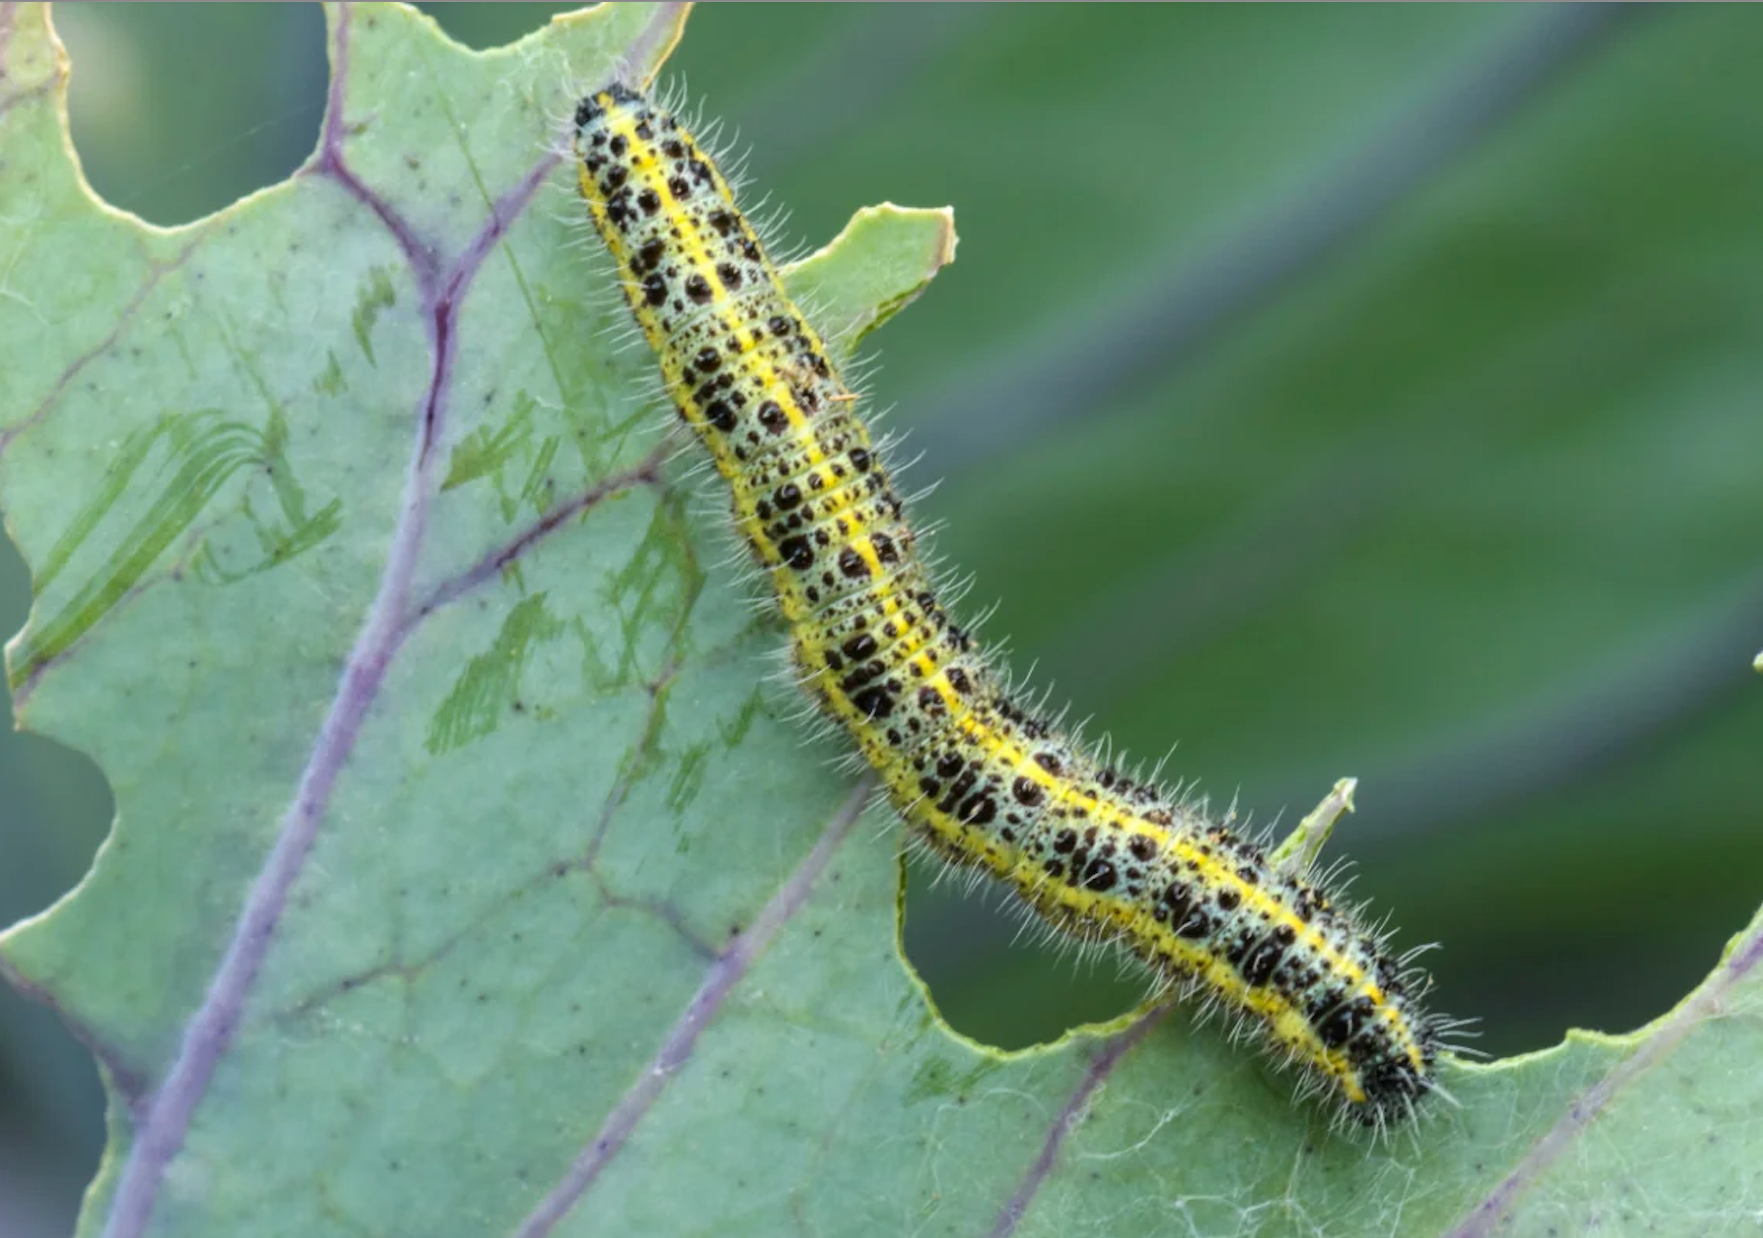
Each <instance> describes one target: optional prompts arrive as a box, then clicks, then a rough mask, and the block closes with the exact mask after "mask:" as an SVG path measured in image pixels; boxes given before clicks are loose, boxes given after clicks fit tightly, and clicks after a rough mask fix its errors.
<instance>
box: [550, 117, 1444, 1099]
mask: <svg viewBox="0 0 1763 1238" xmlns="http://www.w3.org/2000/svg"><path fill="white" fill-rule="evenodd" d="M574 152H575V170H576V177H577V181H578V185H579V189H580V193H581V196H582V199H583V200H584V202H585V203H586V206H587V212H588V214H589V216H590V217H591V219H592V222H593V225H594V228H595V230H596V231H597V232H598V233H599V236H600V238H601V240H602V241H603V242H604V243H605V246H606V249H607V250H608V251H609V252H610V254H611V256H612V258H613V260H614V262H615V263H616V266H617V268H618V273H619V283H620V285H621V287H622V289H623V292H624V295H625V299H626V300H627V301H628V303H629V306H630V310H631V312H632V314H633V315H634V316H635V319H636V322H637V325H638V326H639V328H640V329H641V331H642V334H643V335H644V337H645V338H646V339H647V340H648V343H649V345H650V346H651V347H652V348H653V350H654V352H655V354H656V357H657V359H658V362H659V366H660V371H661V377H662V380H663V383H664V386H665V388H666V390H667V393H668V395H669V396H670V397H671V399H672V402H673V404H674V407H675V409H676V410H677V412H678V414H679V416H680V417H681V418H683V419H684V421H685V422H686V424H687V425H689V426H690V428H691V430H692V431H693V433H694V434H695V436H696V437H697V438H698V440H699V441H700V442H701V443H702V444H703V446H704V447H705V448H707V449H708V451H709V453H710V456H711V458H712V459H713V461H714V462H715V465H716V468H717V470H718V472H720V473H721V475H722V477H723V478H724V479H725V480H726V481H727V483H728V486H729V489H730V492H731V494H732V500H733V510H734V522H735V527H736V529H737V531H738V532H739V534H740V535H741V537H742V538H743V539H744V540H745V541H746V543H747V545H748V546H749V547H750V548H751V551H752V553H753V556H754V557H755V559H756V560H757V561H758V562H759V563H760V564H761V565H762V567H763V569H764V572H765V574H766V575H767V576H768V577H769V580H770V584H771V588H772V592H773V595H774V596H775V599H776V602H777V606H778V608H779V609H780V610H781V611H782V614H783V617H784V619H785V620H786V621H787V623H788V625H789V630H790V646H791V654H792V656H793V658H794V661H795V664H796V669H797V671H798V674H799V678H800V681H801V683H802V684H803V685H804V687H805V689H806V690H807V691H808V692H809V693H810V694H811V695H812V696H813V697H814V699H815V701H816V702H817V704H818V705H819V707H820V709H821V710H822V711H823V712H824V713H825V714H826V715H827V716H828V717H830V718H831V719H833V720H835V721H836V722H837V724H838V725H839V726H840V727H841V728H842V729H843V730H844V731H845V732H846V733H847V734H848V735H849V736H850V738H851V740H852V742H853V743H854V744H855V745H856V747H857V749H858V751H859V752H860V753H861V754H862V756H863V757H864V758H865V759H866V760H867V761H868V762H869V764H870V765H872V766H873V767H874V769H875V771H876V773H877V775H878V776H879V780H880V783H881V785H882V787H883V789H884V791H885V794H886V795H887V797H888V798H889V799H890V801H891V802H892V804H893V806H894V808H895V809H896V810H897V811H898V813H899V815H900V816H901V817H902V818H903V819H904V820H905V822H906V823H907V825H908V826H909V827H910V829H911V830H912V831H914V832H915V833H916V834H917V836H918V837H919V838H920V839H922V841H923V842H924V843H925V844H926V845H927V846H928V847H929V849H930V850H932V851H933V852H935V853H936V854H938V855H940V856H941V857H943V858H944V859H946V860H948V861H950V862H952V863H954V864H956V865H959V866H963V867H967V868H977V869H979V870H983V871H984V872H986V873H990V874H992V875H993V876H995V877H997V878H999V879H1001V880H1002V881H1004V882H1006V883H1008V885H1009V886H1011V887H1013V888H1014V891H1015V893H1016V895H1017V897H1018V898H1020V900H1021V901H1022V903H1023V904H1025V905H1026V906H1027V907H1028V908H1030V909H1032V911H1033V912H1034V913H1036V914H1037V915H1039V916H1040V917H1041V918H1042V919H1043V920H1044V921H1046V923H1047V924H1049V925H1051V926H1053V927H1054V928H1055V929H1057V930H1061V931H1062V932H1064V933H1065V934H1068V935H1070V936H1072V937H1074V938H1076V939H1078V940H1079V941H1080V942H1084V943H1102V942H1114V943H1119V944H1120V945H1123V946H1124V947H1125V948H1126V949H1128V950H1129V951H1131V953H1132V954H1134V955H1136V956H1137V957H1138V958H1139V959H1141V960H1142V961H1143V962H1144V963H1145V964H1147V965H1148V966H1149V968H1150V969H1151V971H1152V972H1153V974H1154V976H1155V977H1156V978H1157V980H1158V981H1159V983H1160V984H1161V985H1163V986H1164V987H1166V988H1175V989H1179V990H1181V991H1183V992H1184V993H1185V994H1187V995H1191V996H1195V997H1198V998H1200V999H1202V1000H1203V1001H1209V1002H1211V1003H1214V1004H1215V1005H1217V1006H1218V1007H1221V1008H1223V1009H1225V1010H1226V1011H1228V1012H1230V1013H1232V1014H1235V1015H1236V1016H1238V1017H1239V1019H1241V1020H1242V1021H1243V1022H1244V1023H1245V1024H1247V1025H1251V1026H1254V1025H1258V1026H1259V1027H1260V1028H1261V1029H1262V1030H1263V1031H1264V1033H1265V1038H1266V1040H1267V1041H1268V1042H1269V1043H1270V1045H1271V1046H1272V1047H1273V1048H1274V1049H1275V1051H1276V1053H1277V1054H1278V1056H1279V1057H1280V1058H1281V1059H1282V1060H1284V1061H1286V1062H1290V1063H1293V1064H1296V1065H1298V1066H1300V1067H1301V1068H1303V1069H1304V1070H1305V1071H1306V1072H1307V1077H1308V1081H1309V1083H1310V1084H1311V1085H1312V1086H1313V1087H1314V1088H1316V1089H1318V1090H1323V1091H1327V1092H1331V1093H1332V1094H1333V1095H1334V1096H1335V1097H1336V1098H1337V1099H1338V1100H1339V1102H1340V1105H1341V1109H1342V1112H1344V1113H1346V1114H1349V1115H1351V1116H1353V1117H1356V1118H1358V1119H1359V1120H1360V1121H1362V1122H1364V1123H1366V1124H1367V1125H1371V1126H1376V1127H1378V1128H1383V1127H1385V1126H1386V1125H1388V1124H1391V1123H1394V1122H1396V1121H1398V1120H1401V1119H1404V1118H1406V1117H1408V1116H1409V1115H1411V1114H1413V1113H1414V1112H1415V1110H1416V1108H1417V1104H1418V1102H1419V1101H1420V1100H1421V1099H1422V1098H1423V1097H1425V1096H1426V1095H1427V1094H1428V1093H1429V1092H1433V1091H1437V1090H1438V1085H1437V1082H1436V1077H1435V1066H1436V1063H1437V1060H1438V1058H1439V1055H1440V1053H1441V1052H1442V1039H1441V1037H1442V1035H1443V1033H1444V1032H1445V1031H1446V1030H1447V1028H1448V1026H1449V1025H1448V1024H1447V1023H1446V1022H1445V1021H1444V1020H1442V1019H1439V1018H1437V1017H1436V1016H1431V1015H1428V1014H1427V1013H1425V1012H1424V1011H1423V1010H1422V1009H1421V1007H1420V1004H1419V998H1420V997H1421V996H1422V995H1423V994H1424V992H1425V990H1426V989H1427V988H1428V987H1429V986H1430V981H1429V980H1428V979H1427V978H1426V977H1425V976H1424V975H1423V974H1422V973H1420V972H1419V971H1418V970H1416V969H1410V968H1408V967H1407V966H1406V960H1404V959H1399V958H1395V957H1392V956H1391V955H1389V954H1388V953H1386V952H1385V951H1384V950H1383V948H1382V947H1383V943H1382V942H1381V941H1380V940H1379V939H1378V937H1377V936H1376V935H1374V934H1372V933H1369V932H1368V931H1366V930H1365V929H1363V928H1361V927H1360V926H1358V925H1357V924H1356V923H1355V921H1354V919H1353V916H1352V915H1351V914H1350V913H1349V912H1348V911H1346V910H1345V909H1343V908H1339V907H1337V906H1335V905H1334V903H1333V902H1332V901H1331V900H1330V898H1329V897H1328V895H1327V894H1326V893H1325V892H1324V891H1323V890H1322V889H1320V888H1319V887H1318V885H1316V884H1314V883H1313V882H1312V881H1311V880H1309V879H1308V878H1307V876H1306V875H1305V873H1304V871H1303V870H1304V869H1305V868H1306V867H1307V865H1308V860H1309V858H1310V857H1309V855H1308V854H1306V855H1304V856H1303V857H1302V862H1299V863H1293V862H1291V861H1290V860H1289V859H1288V858H1285V857H1283V856H1274V857H1270V856H1269V855H1268V854H1267V852H1266V851H1265V850H1264V849H1263V848H1262V847H1260V846H1259V845H1257V844H1255V843H1253V842H1251V841H1248V840H1245V839H1242V838H1239V837H1236V836H1234V835H1233V834H1232V833H1231V832H1230V831H1229V830H1227V829H1226V828H1225V827H1224V826H1223V825H1221V824H1219V823H1216V822H1213V821H1211V820H1209V819H1208V818H1207V817H1206V816H1205V815H1204V814H1203V813H1202V812H1201V811H1200V810H1199V809H1197V808H1196V807H1194V806H1193V805H1191V804H1187V803H1184V802H1181V801H1178V800H1177V799H1175V798H1173V797H1171V796H1169V795H1167V794H1166V793H1165V792H1164V791H1162V790H1161V789H1160V788H1158V787H1157V786H1155V785H1152V784H1150V783H1147V782H1144V781H1140V780H1138V779H1137V778H1135V777H1131V776H1129V775H1128V774H1127V773H1125V772H1123V771H1122V770H1120V769H1118V768H1115V767H1113V766H1111V765H1109V764H1108V763H1106V762H1105V761H1103V760H1101V759H1099V758H1098V757H1097V756H1096V755H1094V754H1093V753H1091V752H1089V751H1087V750H1086V749H1084V748H1083V747H1082V746H1081V745H1080V744H1079V743H1078V742H1077V741H1076V739H1075V738H1074V737H1072V736H1069V735H1066V734H1062V733H1061V732H1060V731H1059V730H1058V729H1057V728H1056V727H1055V726H1054V725H1052V724H1051V723H1049V722H1047V721H1045V720H1043V719H1042V718H1041V717H1039V716H1038V715H1037V714H1036V712H1035V711H1033V710H1032V709H1030V708H1028V707H1027V706H1026V705H1025V704H1023V703H1021V702H1020V701H1018V700H1016V699H1014V698H1013V697H1012V695H1011V693H1010V691H1009V687H1008V684H1007V682H1006V680H1005V679H1004V677H1003V675H1002V674H1001V673H1000V672H999V671H997V670H996V669H994V668H993V666H992V665H991V663H990V662H989V661H988V658H987V656H986V654H985V652H984V651H983V650H981V649H980V648H978V647H977V645H976V642H975V641H974V640H973V638H972V637H971V636H970V635H969V633H968V632H967V631H965V630H964V629H963V628H962V627H961V626H959V625H958V624H957V623H956V622H955V621H954V620H953V619H951V617H950V615H949V613H948V611H947V609H946V608H945V606H944V604H943V602H942V601H941V600H939V597H938V593H937V590H936V588H935V587H934V585H933V582H932V579H931V575H930V573H929V571H928V570H927V568H926V566H925V564H924V560H923V558H922V555H921V553H920V548H919V546H918V540H917V538H916V536H915V534H914V530H913V527H912V525H911V524H910V522H909V521H908V519H907V515H906V511H905V506H904V504H903V502H902V501H901V498H900V496H899V494H898V493H897V492H896V491H895V489H894V486H893V484H892V482H891V480H890V477H889V474H888V470H887V469H886V467H885V466H884V464H883V462H882V461H881V460H880V459H879V458H878V456H877V450H876V447H875V444H874V442H873V441H872V439H871V436H870V434H869V431H868V429H867V428H866V427H865V425H864V423H863V421H862V420H861V419H860V418H859V417H858V415H857V412H856V404H857V401H856V399H855V397H854V395H853V393H852V392H851V391H849V390H848V389H847V388H846V386H845V385H844V382H843V380H842V379H841V378H840V376H839V374H838V372H837V371H836V370H835V368H834V367H833V365H832V363H831V362H830V361H829V359H828V355H827V349H826V346H825V345H824V343H823V342H822V340H821V339H820V337H819V336H818V335H817V334H816V333H815V331H814V329H813V327H812V326H810V324H809V323H808V321H807V319H806V318H805V317H804V315H803V314H802V312H801V311H800V310H799V309H798V308H797V307H796V306H795V305H794V304H793V303H792V302H791V300H790V298H789V297H788V295H787V294H786V293H785V292H784V289H783V286H782V284H781V283H780V282H779V279H778V273H777V270H776V269H775V267H774V266H773V265H772V263H771V262H770V260H769V259H768V258H767V256H766V253H765V250H764V248H763V247H762V246H761V244H760V241H759V239H758V237H757V236H756V235H755V233H754V230H753V228H752V227H751V226H750V225H749V224H748V222H747V220H746V219H745V218H744V217H743V215H742V214H741V212H740V210H739V208H738V207H737V206H736V203H735V199H734V194H733V192H732V191H731V190H730V188H729V184H728V182H727V181H726V180H725V179H724V178H723V176H722V174H721V172H720V171H718V169H717V167H716V165H715V163H714V161H713V160H712V159H711V158H710V157H708V156H707V155H706V154H705V153H704V152H703V151H702V150H701V149H700V148H699V146H698V144H697V142H696V141H695V140H694V139H693V138H692V136H691V135H690V134H689V133H688V132H687V131H686V130H685V128H684V127H683V126H682V125H681V123H680V122H679V121H678V120H677V119H676V118H675V117H674V116H673V115H672V114H671V113H669V112H668V111H667V110H666V109H664V108H662V107H660V106H658V105H657V104H655V103H653V102H651V101H650V100H649V98H648V97H647V96H646V95H644V94H643V93H641V92H640V91H638V90H636V89H633V88H632V87H630V86H627V85H623V84H614V85H612V86H609V87H607V88H605V89H603V90H600V91H597V92H595V93H593V94H590V95H588V96H586V97H585V98H583V99H582V100H581V102H580V104H579V106H578V107H577V109H576V115H575V129H574Z"/></svg>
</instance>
